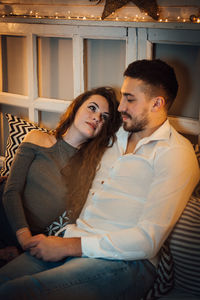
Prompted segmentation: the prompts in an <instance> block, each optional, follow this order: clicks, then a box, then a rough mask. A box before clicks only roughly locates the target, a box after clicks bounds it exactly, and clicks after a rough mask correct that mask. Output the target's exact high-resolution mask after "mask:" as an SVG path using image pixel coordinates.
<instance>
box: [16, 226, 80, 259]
mask: <svg viewBox="0 0 200 300" xmlns="http://www.w3.org/2000/svg"><path fill="white" fill-rule="evenodd" d="M25 235H26V238H25ZM22 236H23V237H22ZM22 238H25V239H24V242H22ZM18 240H19V242H20V240H21V245H22V247H23V250H26V251H29V252H30V254H31V255H33V256H35V257H37V258H38V259H43V260H44V261H59V260H62V259H63V258H65V257H68V256H81V255H82V251H81V238H62V237H57V236H45V235H44V234H37V235H35V236H32V235H31V233H30V231H29V232H23V233H22V234H21V236H20V235H19V236H18Z"/></svg>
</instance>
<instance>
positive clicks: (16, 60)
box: [2, 36, 28, 95]
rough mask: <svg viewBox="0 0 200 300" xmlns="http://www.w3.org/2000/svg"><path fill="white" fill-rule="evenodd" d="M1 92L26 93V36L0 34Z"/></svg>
mask: <svg viewBox="0 0 200 300" xmlns="http://www.w3.org/2000/svg"><path fill="white" fill-rule="evenodd" d="M2 68H3V80H2V82H3V92H8V93H13V94H20V95H27V94H28V92H27V52H26V38H25V37H22V36H2Z"/></svg>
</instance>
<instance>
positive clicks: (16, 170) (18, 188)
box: [3, 139, 76, 234]
mask: <svg viewBox="0 0 200 300" xmlns="http://www.w3.org/2000/svg"><path fill="white" fill-rule="evenodd" d="M75 152H76V149H75V148H73V147H72V146H71V145H69V144H68V143H66V142H65V141H64V140H62V139H60V140H58V141H57V142H56V143H55V144H54V145H53V146H52V147H50V148H45V147H41V146H38V145H35V144H32V143H27V142H24V143H22V144H21V145H20V146H19V148H18V151H17V154H16V155H15V159H14V161H13V163H12V167H11V171H10V174H9V177H8V180H7V183H6V187H5V191H4V197H3V201H4V206H5V210H6V214H7V216H8V219H9V222H10V224H11V226H12V228H13V230H14V231H15V232H16V231H17V230H18V229H20V228H22V227H27V226H28V227H29V228H30V230H31V232H32V233H33V234H36V233H41V232H44V231H45V228H46V227H47V226H49V225H50V224H51V223H52V222H53V221H54V220H55V219H56V218H57V217H58V216H59V215H61V214H62V213H63V212H64V211H65V209H66V207H67V189H66V183H65V180H64V177H63V176H62V175H61V172H60V171H61V169H62V168H63V167H64V166H65V165H66V163H67V161H68V160H69V158H70V157H71V156H72V155H73V154H74V153H75Z"/></svg>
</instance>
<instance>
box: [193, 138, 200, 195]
mask: <svg viewBox="0 0 200 300" xmlns="http://www.w3.org/2000/svg"><path fill="white" fill-rule="evenodd" d="M193 146H194V150H195V153H196V157H197V160H198V162H199V167H200V146H199V145H198V144H196V145H193ZM193 195H194V196H196V197H199V198H200V181H199V183H198V184H197V186H196V187H195V189H194V192H193Z"/></svg>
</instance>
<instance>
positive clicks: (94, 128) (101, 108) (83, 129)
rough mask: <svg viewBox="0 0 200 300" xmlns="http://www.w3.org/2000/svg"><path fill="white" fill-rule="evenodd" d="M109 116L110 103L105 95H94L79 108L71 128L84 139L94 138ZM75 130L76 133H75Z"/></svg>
mask: <svg viewBox="0 0 200 300" xmlns="http://www.w3.org/2000/svg"><path fill="white" fill-rule="evenodd" d="M108 118H109V105H108V102H107V100H106V98H104V97H103V96H100V95H92V96H91V97H90V98H88V99H87V100H86V101H85V102H84V103H83V104H82V105H81V107H80V108H79V109H78V111H77V113H76V116H75V119H74V122H73V124H72V127H71V129H72V128H73V131H75V132H76V134H78V135H79V138H82V139H83V141H82V142H84V141H86V140H87V139H90V138H94V137H95V136H96V135H97V134H98V133H99V132H100V131H101V129H102V126H103V124H104V122H105V121H106V120H107V119H108ZM75 132H74V133H75Z"/></svg>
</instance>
